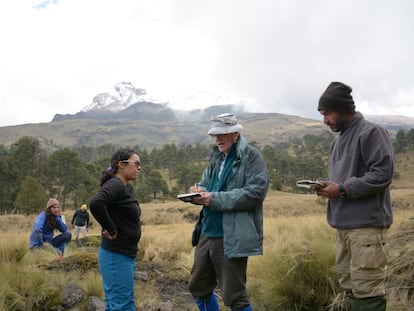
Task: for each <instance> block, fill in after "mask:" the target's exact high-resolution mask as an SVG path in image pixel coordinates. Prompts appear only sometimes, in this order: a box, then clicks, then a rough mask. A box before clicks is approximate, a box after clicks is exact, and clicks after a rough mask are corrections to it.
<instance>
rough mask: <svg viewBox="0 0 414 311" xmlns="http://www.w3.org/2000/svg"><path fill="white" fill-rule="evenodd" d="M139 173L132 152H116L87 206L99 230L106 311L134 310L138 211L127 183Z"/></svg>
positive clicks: (137, 164) (130, 187)
mask: <svg viewBox="0 0 414 311" xmlns="http://www.w3.org/2000/svg"><path fill="white" fill-rule="evenodd" d="M140 170H141V163H140V159H139V156H138V154H137V153H136V152H135V151H134V150H131V149H120V150H118V151H116V152H115V153H114V155H113V156H112V159H111V164H110V166H109V167H108V168H107V169H105V170H104V171H103V173H102V178H101V187H100V189H99V190H98V192H97V193H96V194H95V195H94V196H93V198H92V199H91V202H90V203H89V208H90V211H91V213H92V215H93V216H94V217H95V219H96V220H97V221H98V222H99V224H100V225H101V227H102V236H101V246H100V248H99V254H98V262H99V271H100V273H101V275H102V284H103V289H104V292H105V304H106V309H105V310H106V311H112V310H124V311H135V297H134V272H135V265H136V256H137V252H138V242H139V240H140V238H141V221H140V216H141V208H140V206H139V203H138V201H137V200H136V199H135V196H134V192H133V189H132V186H131V185H130V184H129V182H130V181H134V180H135V179H136V178H137V177H138V173H139V172H140Z"/></svg>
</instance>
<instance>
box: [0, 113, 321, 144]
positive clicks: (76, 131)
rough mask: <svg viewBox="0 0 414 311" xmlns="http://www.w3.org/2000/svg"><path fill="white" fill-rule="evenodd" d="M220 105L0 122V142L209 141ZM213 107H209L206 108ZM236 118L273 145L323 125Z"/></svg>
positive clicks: (249, 134) (276, 117)
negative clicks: (161, 113) (137, 115)
mask: <svg viewBox="0 0 414 311" xmlns="http://www.w3.org/2000/svg"><path fill="white" fill-rule="evenodd" d="M213 108H214V109H213ZM223 110H224V111H229V110H228V107H224V108H223V107H221V108H220V107H212V108H211V109H210V110H209V111H210V113H208V115H209V117H206V114H207V113H205V112H203V111H196V112H195V113H194V114H186V117H184V115H185V114H184V113H183V114H182V115H181V116H177V115H175V114H174V115H173V116H174V117H173V119H168V118H167V117H166V118H165V119H164V120H161V118H159V119H158V120H154V118H156V117H155V116H156V115H157V114H155V113H154V114H153V116H154V117H152V118H148V119H147V120H143V119H134V120H131V119H130V118H126V119H123V118H111V119H106V118H105V119H92V118H72V119H66V120H61V121H54V122H49V123H40V124H24V125H18V126H9V127H2V128H0V144H3V145H5V146H9V145H10V144H12V143H13V142H15V141H17V140H18V139H19V138H20V137H22V136H33V137H37V138H38V139H39V140H40V142H41V144H42V145H44V146H45V147H46V148H47V149H54V148H62V147H80V146H100V145H103V144H115V145H119V146H126V145H128V146H135V145H138V146H139V147H140V148H143V149H144V148H145V149H151V148H153V147H160V146H163V145H164V144H167V143H174V144H177V145H181V144H194V143H201V144H210V143H212V142H213V140H212V139H211V138H210V137H209V136H208V135H207V131H208V129H209V127H210V121H209V119H210V116H212V115H216V114H218V113H222V112H223ZM212 112H214V113H213V114H211V113H212ZM147 113H148V114H150V112H147ZM169 117H171V115H170V116H169ZM200 117H202V118H200ZM171 118H172V117H171ZM238 119H239V121H240V123H241V124H242V125H243V126H244V130H243V134H244V135H245V136H246V138H247V139H248V140H249V141H255V142H256V143H257V144H258V145H273V144H277V143H279V142H281V141H285V140H287V139H289V138H290V137H293V136H295V137H297V136H299V137H300V136H303V135H305V134H319V133H322V132H323V131H327V129H326V128H325V127H324V126H323V125H322V123H321V122H320V121H316V120H311V119H305V118H301V117H297V116H289V115H283V114H277V113H264V114H261V113H244V114H239V115H238Z"/></svg>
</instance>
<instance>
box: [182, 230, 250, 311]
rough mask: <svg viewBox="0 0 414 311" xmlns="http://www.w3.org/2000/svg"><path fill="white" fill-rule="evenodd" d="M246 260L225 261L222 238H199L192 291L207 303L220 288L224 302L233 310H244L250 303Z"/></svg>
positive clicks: (189, 286) (190, 288) (196, 297)
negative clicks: (247, 289)
mask: <svg viewBox="0 0 414 311" xmlns="http://www.w3.org/2000/svg"><path fill="white" fill-rule="evenodd" d="M247 258H248V257H241V258H231V259H227V258H224V248H223V239H222V238H215V239H213V238H206V237H204V236H201V237H200V241H199V242H198V245H197V247H196V249H195V254H194V264H193V269H192V271H191V276H190V281H189V285H188V288H189V291H190V293H191V295H192V296H193V297H194V298H195V299H197V300H204V299H206V298H207V297H209V296H210V295H211V293H212V292H213V291H214V289H215V288H216V286H217V282H218V285H219V288H220V290H221V294H222V298H223V302H224V304H225V305H226V306H231V307H232V308H234V309H242V308H243V307H245V306H247V305H249V303H250V301H249V298H248V296H247V291H246V270H247Z"/></svg>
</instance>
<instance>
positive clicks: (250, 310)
mask: <svg viewBox="0 0 414 311" xmlns="http://www.w3.org/2000/svg"><path fill="white" fill-rule="evenodd" d="M232 311H236V310H235V309H232ZM238 311H253V309H252V305H248V306H246V307H244V308H243V309H241V310H238Z"/></svg>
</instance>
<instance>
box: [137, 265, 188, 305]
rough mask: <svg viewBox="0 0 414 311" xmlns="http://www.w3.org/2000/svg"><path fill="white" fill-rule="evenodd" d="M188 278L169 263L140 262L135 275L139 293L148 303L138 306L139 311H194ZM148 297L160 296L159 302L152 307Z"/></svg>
mask: <svg viewBox="0 0 414 311" xmlns="http://www.w3.org/2000/svg"><path fill="white" fill-rule="evenodd" d="M188 277H189V276H188V275H187V274H185V273H183V272H182V271H180V269H179V268H177V267H175V266H172V265H170V264H168V263H165V264H159V263H153V262H146V261H140V262H138V264H137V269H136V273H135V279H136V280H137V287H139V291H138V292H141V294H140V295H141V296H142V297H147V298H144V299H145V300H147V301H148V302H147V303H145V302H144V303H143V306H141V307H140V306H138V308H137V311H170V310H180V311H190V310H194V309H193V307H194V306H195V304H194V299H193V298H192V297H191V295H190V293H189V291H188V287H187V284H188ZM143 291H146V292H147V293H144V292H143ZM148 295H152V296H154V295H158V302H157V303H156V304H155V305H150V304H152V303H151V302H150V299H149V298H148ZM137 300H138V301H139V300H140V299H137Z"/></svg>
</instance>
